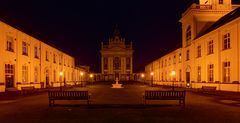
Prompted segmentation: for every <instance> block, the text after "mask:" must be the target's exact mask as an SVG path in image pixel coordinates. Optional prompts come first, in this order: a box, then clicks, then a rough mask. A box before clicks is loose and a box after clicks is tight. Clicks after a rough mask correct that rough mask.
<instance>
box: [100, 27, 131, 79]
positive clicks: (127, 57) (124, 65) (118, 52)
mask: <svg viewBox="0 0 240 123" xmlns="http://www.w3.org/2000/svg"><path fill="white" fill-rule="evenodd" d="M132 56H133V49H132V42H131V44H128V45H127V44H126V42H125V39H123V38H121V37H120V33H119V30H118V29H115V31H114V35H113V37H111V38H109V42H108V44H103V43H102V47H101V76H102V79H103V80H115V79H116V78H118V79H119V80H130V79H131V77H132V74H133V71H132V68H133V66H132V64H133V57H132Z"/></svg>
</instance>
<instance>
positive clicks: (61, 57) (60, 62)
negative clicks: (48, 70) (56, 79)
mask: <svg viewBox="0 0 240 123" xmlns="http://www.w3.org/2000/svg"><path fill="white" fill-rule="evenodd" d="M59 56H60V58H59V64H60V65H61V64H62V60H63V56H62V55H59Z"/></svg>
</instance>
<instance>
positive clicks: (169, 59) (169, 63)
mask: <svg viewBox="0 0 240 123" xmlns="http://www.w3.org/2000/svg"><path fill="white" fill-rule="evenodd" d="M170 65H171V57H169V58H168V66H170Z"/></svg>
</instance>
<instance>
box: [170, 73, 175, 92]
mask: <svg viewBox="0 0 240 123" xmlns="http://www.w3.org/2000/svg"><path fill="white" fill-rule="evenodd" d="M175 75H176V72H175V71H172V72H171V76H172V82H173V84H172V89H173V91H174V81H175Z"/></svg>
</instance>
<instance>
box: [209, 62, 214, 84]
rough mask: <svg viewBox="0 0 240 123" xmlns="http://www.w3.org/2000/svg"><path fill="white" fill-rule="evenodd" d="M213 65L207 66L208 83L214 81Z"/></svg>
mask: <svg viewBox="0 0 240 123" xmlns="http://www.w3.org/2000/svg"><path fill="white" fill-rule="evenodd" d="M213 70H214V65H213V64H209V65H208V81H209V82H213V81H214V73H213Z"/></svg>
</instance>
